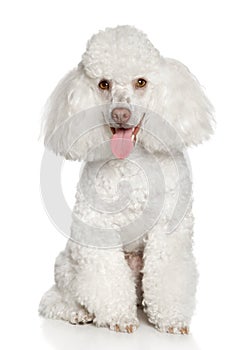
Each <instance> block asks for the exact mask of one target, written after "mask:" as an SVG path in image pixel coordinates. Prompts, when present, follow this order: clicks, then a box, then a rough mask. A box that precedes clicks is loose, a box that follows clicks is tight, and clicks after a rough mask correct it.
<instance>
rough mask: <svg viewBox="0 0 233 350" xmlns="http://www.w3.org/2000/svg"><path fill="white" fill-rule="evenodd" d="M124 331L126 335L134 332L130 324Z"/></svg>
mask: <svg viewBox="0 0 233 350" xmlns="http://www.w3.org/2000/svg"><path fill="white" fill-rule="evenodd" d="M125 329H126V332H127V333H133V331H134V327H133V325H132V324H130V325H129V326H126V328H125Z"/></svg>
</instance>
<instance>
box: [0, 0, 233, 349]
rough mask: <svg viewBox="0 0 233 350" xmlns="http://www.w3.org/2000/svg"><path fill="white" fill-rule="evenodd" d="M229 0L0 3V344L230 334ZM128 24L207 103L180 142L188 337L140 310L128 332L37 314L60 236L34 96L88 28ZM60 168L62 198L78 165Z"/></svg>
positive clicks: (181, 344) (201, 345) (176, 339)
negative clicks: (188, 243)
mask: <svg viewBox="0 0 233 350" xmlns="http://www.w3.org/2000/svg"><path fill="white" fill-rule="evenodd" d="M230 5H231V1H225V0H222V1H213V0H212V1H197V0H195V1H167V0H163V1H162V0H161V1H160V2H157V1H147V0H143V1H137V2H136V1H126V0H123V1H122V0H117V1H110V0H107V1H104V0H98V1H89V0H83V1H77V0H76V1H69V0H66V1H58V0H57V1H49V0H48V1H43V0H40V1H25V0H21V1H10V0H9V1H5V2H4V4H3V2H2V3H1V9H0V16H1V18H0V26H1V28H0V36H1V40H0V60H1V65H0V85H1V91H0V101H1V102H0V103H1V106H0V118H1V132H0V142H1V172H0V174H1V182H0V186H1V192H0V198H1V240H0V247H1V248H0V249H1V250H0V259H1V261H0V268H1V275H0V276H1V279H0V282H1V287H0V293H1V298H0V303H1V305H0V311H1V317H0V318H1V321H0V322H1V326H0V332H1V337H0V347H1V348H4V349H14V348H23V349H32V348H33V349H35V350H36V349H45V350H46V349H58V350H65V349H71V350H72V349H79V348H82V347H85V348H88V349H105V348H113V349H115V348H121V349H126V348H127V349H141V348H148V349H191V350H200V349H202V350H204V349H207V348H208V349H209V348H211V349H219V348H220V347H221V348H230V347H231V344H232V336H231V333H232V327H233V325H232V313H233V309H232V307H233V302H232V300H233V298H232V295H233V287H232V262H233V259H232V243H233V239H232V235H233V230H232V218H233V214H232V195H233V191H232V179H233V172H232V158H233V157H232V151H233V147H232V138H233V137H232V135H233V122H232V119H233V114H232V101H233V97H232V93H233V87H232V86H233V83H232V80H233V74H232V73H233V72H232V64H233V53H232V48H231V47H232V32H233V26H232V10H231V8H230ZM117 24H133V25H136V26H137V27H138V28H140V29H142V30H143V31H145V32H146V33H147V34H148V36H149V38H150V39H151V41H152V42H153V43H154V44H155V46H156V47H157V48H158V49H159V50H160V52H161V53H162V54H163V55H164V56H170V57H173V58H176V59H178V60H181V61H182V62H184V63H185V64H186V65H187V66H188V67H189V68H190V70H191V71H192V72H193V73H194V74H195V75H197V77H198V79H199V80H200V81H201V83H202V85H203V86H204V87H205V89H206V91H207V95H208V96H209V98H210V99H211V101H212V103H213V104H214V106H215V109H216V119H217V129H216V133H215V136H214V137H213V138H212V140H211V141H210V142H208V143H206V144H204V145H202V146H199V147H198V148H196V149H193V150H191V151H190V158H191V162H192V166H193V178H194V197H195V202H194V211H195V216H196V226H195V253H196V257H197V260H198V266H199V271H200V282H199V287H198V304H197V310H196V314H195V317H194V319H193V323H192V335H191V336H188V337H185V336H183V337H181V336H169V335H163V334H159V333H158V332H156V331H155V330H154V329H153V328H152V327H151V326H150V325H149V324H148V323H147V322H146V321H145V320H144V321H143V320H142V323H141V327H140V328H139V329H138V331H137V332H136V333H134V334H133V335H128V334H116V333H113V332H110V331H109V330H107V329H97V328H95V327H94V326H91V325H89V326H77V327H74V326H73V327H72V326H70V325H67V324H65V323H61V322H55V321H44V320H42V319H40V318H39V317H38V316H37V307H38V303H39V300H40V298H41V296H42V294H43V293H44V292H45V291H46V290H47V289H48V287H50V285H51V284H52V282H53V265H54V259H55V257H56V255H57V254H58V252H59V251H60V250H62V249H63V247H64V246H65V242H66V239H65V238H64V237H63V236H61V235H60V234H59V233H58V232H57V230H56V228H55V227H54V226H53V225H52V224H51V222H50V220H49V218H48V217H47V215H46V213H45V211H44V209H43V205H42V201H41V198H40V189H39V173H40V161H41V158H42V155H43V143H42V141H41V140H38V136H39V132H40V117H41V112H42V107H43V105H44V102H45V100H46V98H47V97H48V95H49V94H50V92H51V91H52V89H53V88H54V86H55V84H56V83H57V81H58V80H59V79H60V78H61V77H62V76H63V75H64V74H65V73H66V72H67V71H68V70H69V69H71V68H73V67H74V66H76V64H77V63H78V62H79V60H80V57H81V54H82V53H83V51H84V50H85V44H86V41H87V40H88V39H89V37H90V36H91V35H92V34H93V33H95V32H96V31H98V30H99V29H103V28H105V27H106V26H115V25H117ZM66 163H67V164H66V165H65V166H64V172H63V184H64V192H65V194H66V197H67V200H68V201H69V203H70V204H71V205H72V204H73V201H74V193H75V185H76V179H77V175H78V164H76V163H68V162H66Z"/></svg>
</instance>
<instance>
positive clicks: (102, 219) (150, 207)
mask: <svg viewBox="0 0 233 350" xmlns="http://www.w3.org/2000/svg"><path fill="white" fill-rule="evenodd" d="M168 171H171V162H170V161H169V160H168V159H167V158H166V157H161V158H159V157H157V158H156V160H155V157H154V156H152V155H150V154H149V153H147V152H144V151H142V150H141V149H138V152H134V153H133V155H132V157H130V158H129V159H124V160H119V159H110V160H106V161H98V162H90V163H87V164H86V165H85V167H84V169H83V173H82V176H81V179H80V182H79V184H78V188H77V194H76V204H75V207H74V213H73V225H72V231H73V232H75V233H77V232H78V231H79V230H82V231H85V232H86V236H88V235H89V236H90V237H95V244H96V236H98V235H100V236H101V238H100V240H101V242H102V243H103V242H104V241H105V240H107V239H108V238H109V236H111V234H112V235H113V236H114V239H113V241H114V242H116V241H117V240H116V239H115V237H117V235H118V238H119V240H120V241H122V242H123V244H124V245H127V244H129V243H132V242H135V241H136V242H138V243H136V244H132V246H133V247H134V248H133V249H137V248H138V247H139V246H141V244H142V239H141V238H142V236H144V235H145V234H146V233H147V232H148V231H149V230H150V229H151V228H152V227H154V226H155V225H156V223H157V221H158V220H159V218H161V213H162V211H163V209H164V203H165V200H167V198H166V197H167V195H166V194H168V196H169V193H168V192H169V191H170V190H172V191H173V189H174V187H175V181H174V180H175V176H173V178H171V176H170V175H169V176H167V175H166V174H167V173H168ZM174 174H175V172H174V169H173V175H174ZM80 222H81V223H82V225H81V226H82V227H81V226H80ZM83 225H86V226H88V227H85V228H83ZM106 232H108V234H109V235H108V234H107V233H106ZM91 239H92V238H90V240H91ZM102 243H101V244H102ZM112 243H113V242H112V241H111V243H110V244H112Z"/></svg>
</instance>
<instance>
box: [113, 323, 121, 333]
mask: <svg viewBox="0 0 233 350" xmlns="http://www.w3.org/2000/svg"><path fill="white" fill-rule="evenodd" d="M114 331H116V332H120V327H119V326H118V324H116V325H115V326H114Z"/></svg>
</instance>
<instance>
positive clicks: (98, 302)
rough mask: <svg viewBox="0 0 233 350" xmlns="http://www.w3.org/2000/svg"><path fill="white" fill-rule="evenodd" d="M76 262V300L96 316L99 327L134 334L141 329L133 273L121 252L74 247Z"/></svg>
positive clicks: (73, 245) (73, 253) (117, 250)
mask: <svg viewBox="0 0 233 350" xmlns="http://www.w3.org/2000/svg"><path fill="white" fill-rule="evenodd" d="M72 257H73V259H75V260H76V261H77V264H78V269H77V272H76V273H77V276H76V277H77V286H76V297H77V301H78V302H79V303H80V304H81V305H83V306H85V307H86V308H87V310H88V311H89V312H90V313H91V314H94V315H95V318H94V323H95V324H96V325H97V326H104V327H106V326H107V327H110V329H112V330H115V331H122V332H128V333H131V332H133V331H134V330H135V329H136V328H137V326H138V319H137V307H136V290H135V289H136V288H135V283H134V278H133V275H132V272H131V270H130V268H129V266H128V264H127V262H126V260H125V257H124V253H123V252H122V250H121V249H120V248H119V249H100V248H89V247H83V246H80V245H78V244H75V243H73V244H72Z"/></svg>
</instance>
